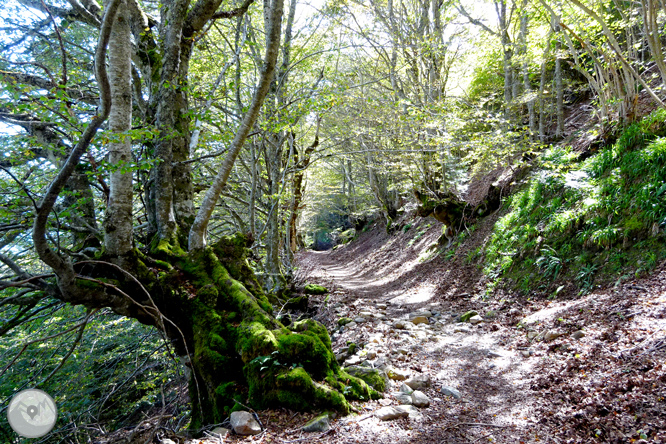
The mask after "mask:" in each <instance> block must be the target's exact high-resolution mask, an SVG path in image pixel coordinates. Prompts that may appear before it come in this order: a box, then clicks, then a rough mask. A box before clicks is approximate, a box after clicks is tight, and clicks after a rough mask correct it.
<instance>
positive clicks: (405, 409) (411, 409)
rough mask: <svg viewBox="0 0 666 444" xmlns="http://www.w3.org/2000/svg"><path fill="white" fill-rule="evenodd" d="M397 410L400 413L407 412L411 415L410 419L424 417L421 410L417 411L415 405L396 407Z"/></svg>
mask: <svg viewBox="0 0 666 444" xmlns="http://www.w3.org/2000/svg"><path fill="white" fill-rule="evenodd" d="M396 410H398V411H400V412H406V413H407V414H408V415H409V418H410V419H421V418H423V415H422V414H421V412H420V411H419V409H417V408H416V407H414V406H413V405H399V406H397V407H396Z"/></svg>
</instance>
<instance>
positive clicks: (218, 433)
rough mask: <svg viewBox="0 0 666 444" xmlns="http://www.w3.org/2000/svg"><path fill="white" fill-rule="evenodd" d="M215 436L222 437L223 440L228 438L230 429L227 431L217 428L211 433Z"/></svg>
mask: <svg viewBox="0 0 666 444" xmlns="http://www.w3.org/2000/svg"><path fill="white" fill-rule="evenodd" d="M210 433H212V434H213V435H220V436H222V437H223V438H224V437H225V436H227V433H229V429H225V428H224V427H215V428H214V429H213V430H211V431H210Z"/></svg>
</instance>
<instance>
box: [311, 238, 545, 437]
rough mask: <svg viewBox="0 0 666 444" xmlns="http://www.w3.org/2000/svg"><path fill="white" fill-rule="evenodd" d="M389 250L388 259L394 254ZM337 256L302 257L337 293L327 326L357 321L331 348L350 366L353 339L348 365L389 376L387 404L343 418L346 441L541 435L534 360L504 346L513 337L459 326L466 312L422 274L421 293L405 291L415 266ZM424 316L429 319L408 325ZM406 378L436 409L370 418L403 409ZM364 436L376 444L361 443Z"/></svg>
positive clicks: (316, 278)
mask: <svg viewBox="0 0 666 444" xmlns="http://www.w3.org/2000/svg"><path fill="white" fill-rule="evenodd" d="M386 250H389V251H386ZM384 252H385V254H388V255H391V253H390V248H389V249H385V250H384ZM340 256H341V255H340V254H339V253H338V254H335V252H306V253H304V254H302V255H301V257H300V258H299V262H300V263H301V264H302V265H303V267H304V268H306V269H307V276H308V280H309V281H311V282H317V283H321V284H325V285H328V286H329V287H330V288H331V289H332V293H331V296H330V299H329V304H328V305H329V306H330V307H331V309H330V311H329V312H328V313H326V314H325V315H324V317H325V319H322V320H323V321H325V322H326V321H327V322H326V323H327V324H329V326H332V327H333V328H334V327H335V325H336V322H337V319H339V318H340V317H348V318H350V319H354V321H353V322H352V323H350V324H347V326H345V327H343V328H342V331H340V330H338V331H336V332H335V333H333V335H332V339H333V350H334V352H336V355H338V356H340V357H341V360H343V359H342V356H345V355H344V353H343V352H344V350H345V349H348V344H349V343H350V342H353V343H355V344H357V345H359V352H358V353H356V354H348V355H346V356H345V359H344V365H345V366H348V367H349V366H351V367H353V366H357V365H364V366H365V365H370V366H373V367H376V368H380V369H382V370H385V371H387V373H388V374H389V376H390V378H391V379H390V380H389V381H390V382H389V386H388V387H387V390H386V393H385V398H384V399H382V400H379V401H377V402H370V403H366V404H364V405H363V407H362V408H363V409H364V411H363V414H362V416H361V418H362V419H361V420H359V418H358V417H354V416H351V417H348V418H343V419H341V420H340V421H339V427H340V433H342V434H343V435H346V438H345V440H342V441H339V442H376V443H396V442H400V443H402V442H404V443H407V442H409V443H416V442H418V443H441V442H474V441H475V440H485V441H484V442H507V443H508V442H513V443H515V442H520V441H523V442H532V441H533V440H534V439H535V438H538V437H539V436H540V433H539V432H538V431H537V432H536V433H535V425H534V424H535V422H536V420H537V418H535V416H534V413H535V411H534V399H533V398H532V397H530V390H529V382H530V380H531V376H530V375H531V373H533V370H534V369H533V367H534V362H532V361H531V360H526V359H525V358H524V357H523V356H522V355H521V354H520V350H517V349H514V348H513V347H512V348H507V347H506V345H507V344H508V343H509V342H511V341H510V340H509V338H508V337H507V335H506V331H504V330H500V329H495V328H493V327H492V324H491V323H488V322H481V323H479V324H477V325H474V324H470V323H458V322H456V319H457V318H458V316H460V315H461V314H463V312H461V310H460V309H455V308H454V307H453V306H451V305H450V304H445V303H441V301H438V300H437V297H436V293H437V291H436V285H434V284H433V283H432V282H429V281H428V279H426V278H425V276H422V277H423V278H424V279H423V282H422V283H421V284H420V285H417V286H416V287H415V288H411V289H403V285H402V284H403V282H402V281H405V280H407V281H411V280H413V279H414V267H415V264H414V263H413V261H410V260H405V258H404V257H403V258H400V257H397V258H395V260H388V261H375V262H372V260H370V261H368V260H364V259H363V258H361V257H356V258H353V260H351V261H350V262H345V261H341V260H340ZM396 256H400V255H399V254H396ZM347 259H350V258H349V257H348V258H347ZM366 259H367V258H366ZM368 262H372V263H374V264H375V266H374V267H373V266H369V264H368ZM389 264H393V265H398V266H397V267H391V266H388V265H389ZM428 268H429V267H428ZM410 272H411V273H410ZM300 273H302V270H301V271H300V272H299V274H300ZM427 312H430V315H431V316H428V318H429V321H428V323H422V324H419V325H414V324H412V323H410V322H408V321H409V319H410V318H412V319H413V318H414V317H415V315H418V314H423V313H425V314H426V315H427V314H428V313H427ZM361 347H363V348H361ZM368 358H373V359H368ZM394 374H395V375H397V376H394ZM399 375H404V376H405V377H407V378H409V377H416V379H425V380H428V381H429V385H428V386H427V387H424V388H422V389H421V391H422V392H424V393H425V394H426V395H427V396H428V398H429V399H430V402H431V403H430V406H429V407H427V408H423V409H415V410H414V411H413V412H412V414H411V417H410V418H405V419H399V420H396V421H382V420H380V419H379V418H377V417H375V416H373V414H374V413H375V412H377V411H379V409H381V408H382V407H384V406H397V405H399V404H400V403H401V402H400V401H399V400H398V399H397V398H399V395H397V393H399V388H400V386H401V385H402V383H403V381H400V380H396V379H393V378H394V377H397V378H401V377H402V376H399ZM417 410H418V412H417ZM368 415H369V416H368ZM536 429H537V430H538V429H540V427H536ZM367 436H372V437H373V438H372V440H371V441H368V440H367V438H366V439H365V440H364V439H363V438H362V437H367ZM542 437H543V436H542ZM543 438H545V437H543ZM331 442H338V441H335V440H332V441H331Z"/></svg>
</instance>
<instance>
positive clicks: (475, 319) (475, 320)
mask: <svg viewBox="0 0 666 444" xmlns="http://www.w3.org/2000/svg"><path fill="white" fill-rule="evenodd" d="M481 322H483V318H482V317H481V316H479V315H474V316H472V317H471V318H469V323H470V324H472V325H476V324H480V323H481Z"/></svg>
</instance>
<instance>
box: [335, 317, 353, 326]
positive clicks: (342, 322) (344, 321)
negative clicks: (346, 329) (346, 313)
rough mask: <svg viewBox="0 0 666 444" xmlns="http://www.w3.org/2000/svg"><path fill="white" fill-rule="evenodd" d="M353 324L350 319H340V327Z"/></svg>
mask: <svg viewBox="0 0 666 444" xmlns="http://www.w3.org/2000/svg"><path fill="white" fill-rule="evenodd" d="M351 322H353V321H352V320H351V319H350V318H344V317H343V318H340V319H338V325H340V326H343V325H347V324H349V323H351Z"/></svg>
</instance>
